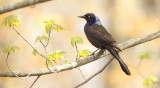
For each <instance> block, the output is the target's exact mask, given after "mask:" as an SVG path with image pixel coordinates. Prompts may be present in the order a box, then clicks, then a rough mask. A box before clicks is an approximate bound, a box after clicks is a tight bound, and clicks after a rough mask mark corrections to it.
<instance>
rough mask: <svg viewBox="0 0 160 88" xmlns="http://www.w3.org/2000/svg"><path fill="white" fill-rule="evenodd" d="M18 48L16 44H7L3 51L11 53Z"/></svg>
mask: <svg viewBox="0 0 160 88" xmlns="http://www.w3.org/2000/svg"><path fill="white" fill-rule="evenodd" d="M18 49H19V48H18V47H17V46H7V47H5V49H4V50H3V52H4V53H9V54H10V53H13V52H16V51H17V50H18Z"/></svg>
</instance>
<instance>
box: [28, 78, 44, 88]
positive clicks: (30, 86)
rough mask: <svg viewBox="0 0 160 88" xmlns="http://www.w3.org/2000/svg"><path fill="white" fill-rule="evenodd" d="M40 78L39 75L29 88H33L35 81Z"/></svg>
mask: <svg viewBox="0 0 160 88" xmlns="http://www.w3.org/2000/svg"><path fill="white" fill-rule="evenodd" d="M40 76H41V75H39V76H37V78H36V79H35V80H34V82H33V83H32V85H31V86H30V87H29V88H32V87H33V85H34V84H35V83H36V81H37V80H38V79H39V77H40Z"/></svg>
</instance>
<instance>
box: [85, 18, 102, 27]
mask: <svg viewBox="0 0 160 88" xmlns="http://www.w3.org/2000/svg"><path fill="white" fill-rule="evenodd" d="M93 24H98V25H100V24H101V21H100V20H99V18H98V17H96V18H95V20H92V21H88V22H87V23H86V25H85V27H84V28H87V27H88V26H91V25H93Z"/></svg>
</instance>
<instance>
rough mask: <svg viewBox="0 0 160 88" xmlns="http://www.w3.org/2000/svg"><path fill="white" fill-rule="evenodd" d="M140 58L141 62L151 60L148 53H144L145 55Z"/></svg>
mask: <svg viewBox="0 0 160 88" xmlns="http://www.w3.org/2000/svg"><path fill="white" fill-rule="evenodd" d="M139 58H140V59H141V60H144V59H146V60H149V59H151V55H150V54H149V53H147V52H146V53H143V54H141V55H139Z"/></svg>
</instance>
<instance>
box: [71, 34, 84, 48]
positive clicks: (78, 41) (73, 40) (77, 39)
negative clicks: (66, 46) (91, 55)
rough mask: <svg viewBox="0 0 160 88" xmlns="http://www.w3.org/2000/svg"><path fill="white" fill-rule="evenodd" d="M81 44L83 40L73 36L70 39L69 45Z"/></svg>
mask: <svg viewBox="0 0 160 88" xmlns="http://www.w3.org/2000/svg"><path fill="white" fill-rule="evenodd" d="M82 43H83V38H81V37H78V36H74V37H72V38H71V45H72V46H74V45H75V44H82Z"/></svg>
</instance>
